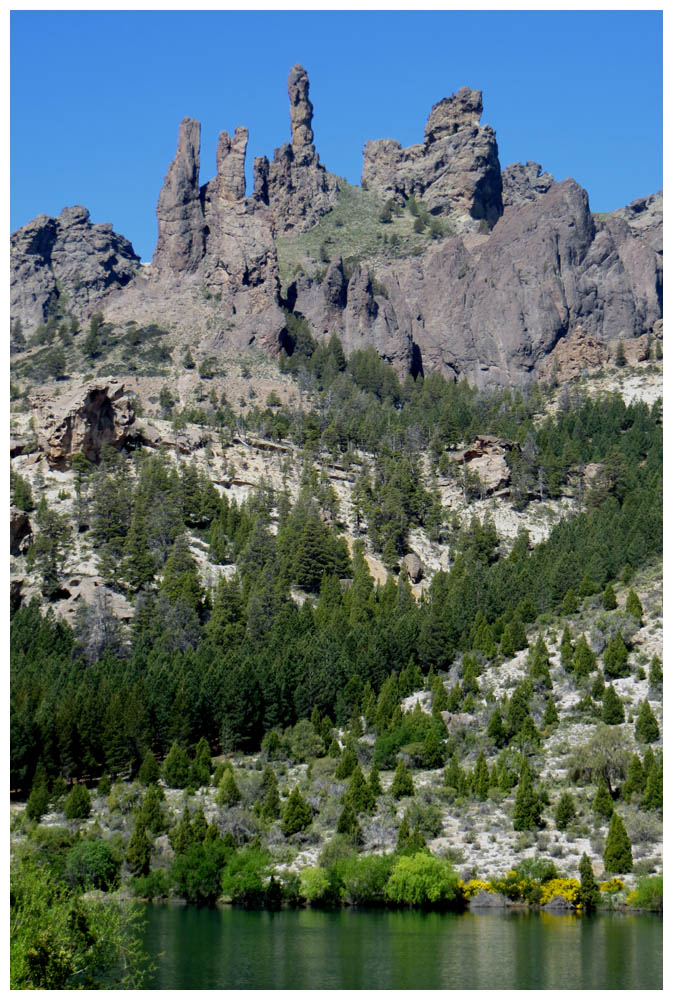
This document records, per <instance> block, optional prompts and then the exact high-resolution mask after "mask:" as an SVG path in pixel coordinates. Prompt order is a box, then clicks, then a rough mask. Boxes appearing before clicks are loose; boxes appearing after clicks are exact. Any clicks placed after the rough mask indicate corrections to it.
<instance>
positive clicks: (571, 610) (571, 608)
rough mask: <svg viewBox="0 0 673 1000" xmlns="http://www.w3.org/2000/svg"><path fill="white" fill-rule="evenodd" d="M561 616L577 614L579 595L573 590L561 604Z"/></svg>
mask: <svg viewBox="0 0 673 1000" xmlns="http://www.w3.org/2000/svg"><path fill="white" fill-rule="evenodd" d="M561 614H562V615H574V614H577V594H576V593H575V591H574V590H573V589H572V588H571V589H570V590H567V591H566V593H565V597H564V598H563V601H562V603H561Z"/></svg>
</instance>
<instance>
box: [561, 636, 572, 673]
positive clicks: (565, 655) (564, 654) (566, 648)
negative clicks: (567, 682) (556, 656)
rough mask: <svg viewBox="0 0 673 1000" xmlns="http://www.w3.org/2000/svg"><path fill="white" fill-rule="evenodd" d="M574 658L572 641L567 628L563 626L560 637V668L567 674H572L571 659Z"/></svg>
mask: <svg viewBox="0 0 673 1000" xmlns="http://www.w3.org/2000/svg"><path fill="white" fill-rule="evenodd" d="M574 656H575V647H574V645H573V639H572V635H571V632H570V629H569V628H568V626H567V625H566V626H564V629H563V635H562V636H561V666H562V667H563V669H564V670H565V672H566V673H567V674H569V673H572V670H573V658H574Z"/></svg>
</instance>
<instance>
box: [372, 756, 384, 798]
mask: <svg viewBox="0 0 673 1000" xmlns="http://www.w3.org/2000/svg"><path fill="white" fill-rule="evenodd" d="M369 787H370V788H371V790H372V795H373V796H374V798H375V799H376V798H378V797H379V795H383V787H382V785H381V778H380V777H379V769H378V767H377V766H376V764H373V765H372V769H371V771H370V772H369Z"/></svg>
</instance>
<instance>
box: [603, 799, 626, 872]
mask: <svg viewBox="0 0 673 1000" xmlns="http://www.w3.org/2000/svg"><path fill="white" fill-rule="evenodd" d="M603 866H604V868H605V870H606V872H608V873H610V874H612V873H614V874H615V875H623V874H625V873H627V872H630V871H633V855H632V853H631V841H630V840H629V835H628V833H627V832H626V827H625V826H624V823H623V822H622V819H621V817H620V816H619V814H618V813H616V812H613V814H612V818H611V820H610V829H609V830H608V836H607V839H606V841H605V850H604V851H603Z"/></svg>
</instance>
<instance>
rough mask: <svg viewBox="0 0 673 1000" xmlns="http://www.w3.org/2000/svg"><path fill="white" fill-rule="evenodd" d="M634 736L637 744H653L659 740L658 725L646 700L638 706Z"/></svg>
mask: <svg viewBox="0 0 673 1000" xmlns="http://www.w3.org/2000/svg"><path fill="white" fill-rule="evenodd" d="M635 734H636V739H637V740H638V742H639V743H655V742H656V741H657V740H658V739H659V735H660V733H659V724H658V723H657V720H656V718H655V715H654V712H653V711H652V706H651V705H650V703H649V701H647V699H645V700H644V701H643V702H642V704H641V706H640V710H639V712H638V718H637V719H636V729H635Z"/></svg>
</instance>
